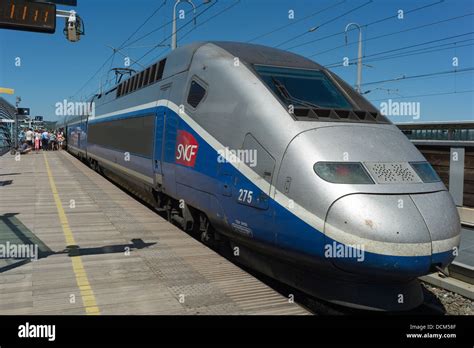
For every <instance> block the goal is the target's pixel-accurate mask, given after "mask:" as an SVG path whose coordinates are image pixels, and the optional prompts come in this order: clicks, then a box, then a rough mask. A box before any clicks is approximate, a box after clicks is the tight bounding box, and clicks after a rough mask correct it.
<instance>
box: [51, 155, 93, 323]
mask: <svg viewBox="0 0 474 348" xmlns="http://www.w3.org/2000/svg"><path fill="white" fill-rule="evenodd" d="M43 156H44V161H45V163H46V171H47V172H48V178H49V184H50V186H51V191H52V192H53V197H54V202H55V203H56V208H57V210H58V215H59V221H60V222H61V227H62V229H63V233H64V237H65V238H66V244H67V245H76V241H75V240H74V236H73V234H72V231H71V227H69V222H68V219H67V216H66V213H65V212H64V208H63V205H62V203H61V200H60V199H59V194H58V190H57V189H56V184H55V182H54V178H53V173H52V172H51V168H50V167H49V163H48V159H47V158H46V154H45V153H43ZM71 261H72V269H73V271H74V275H75V276H76V282H77V286H78V287H79V290H80V292H81V297H82V302H83V304H84V307H86V314H88V315H98V314H100V310H99V307H98V306H97V302H96V300H95V296H94V292H93V291H92V288H91V286H90V284H89V280H88V279H87V274H86V270H85V269H84V265H83V264H82V260H81V257H80V256H71Z"/></svg>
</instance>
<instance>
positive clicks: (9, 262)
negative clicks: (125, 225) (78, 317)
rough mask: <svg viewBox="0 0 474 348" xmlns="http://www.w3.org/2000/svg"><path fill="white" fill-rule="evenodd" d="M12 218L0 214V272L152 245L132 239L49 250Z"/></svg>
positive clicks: (18, 221)
mask: <svg viewBox="0 0 474 348" xmlns="http://www.w3.org/2000/svg"><path fill="white" fill-rule="evenodd" d="M15 215H18V214H17V213H8V214H3V215H0V273H3V272H6V271H8V270H10V269H12V268H16V267H20V266H22V265H24V264H26V263H28V262H30V261H33V260H39V259H42V258H45V257H48V256H50V255H57V254H68V256H70V257H74V256H82V255H97V254H111V253H125V252H131V251H133V250H137V249H143V248H148V247H150V246H152V245H154V244H156V243H145V242H144V241H143V240H141V239H132V240H131V243H129V244H117V245H105V246H101V247H92V248H81V247H80V246H78V245H69V246H67V247H66V249H64V250H61V251H53V250H51V249H50V248H49V247H48V246H47V245H46V244H45V243H43V241H41V240H40V239H39V238H38V237H37V236H36V235H35V234H34V233H33V232H31V231H30V230H29V229H28V227H26V226H25V225H24V224H23V223H22V222H21V221H20V220H19V219H18V218H17V217H16V216H15Z"/></svg>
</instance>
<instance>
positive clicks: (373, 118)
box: [293, 108, 390, 123]
mask: <svg viewBox="0 0 474 348" xmlns="http://www.w3.org/2000/svg"><path fill="white" fill-rule="evenodd" d="M293 114H294V116H295V117H296V119H297V120H298V121H313V120H320V121H325V122H328V121H341V122H372V123H390V122H389V121H388V120H387V118H386V117H385V116H383V115H382V114H380V113H379V112H369V111H363V110H344V109H326V108H319V109H310V108H295V109H294V111H293Z"/></svg>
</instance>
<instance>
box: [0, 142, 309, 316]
mask: <svg viewBox="0 0 474 348" xmlns="http://www.w3.org/2000/svg"><path fill="white" fill-rule="evenodd" d="M28 252H30V253H31V254H32V255H33V254H34V255H33V256H34V258H37V260H31V256H32V255H27V253H28ZM15 253H16V254H15ZM0 254H1V255H0V314H3V315H8V314H82V315H83V314H92V315H97V314H165V315H166V314H219V315H222V314H308V312H307V311H306V310H305V309H303V308H302V307H300V306H299V305H297V304H295V303H290V302H289V301H288V299H287V298H285V297H283V296H282V295H280V294H279V293H277V292H275V291H274V290H272V289H271V288H270V287H268V286H267V285H265V284H263V283H262V282H260V281H259V280H257V279H255V278H254V277H253V276H251V275H249V274H248V273H246V272H245V271H243V270H241V269H240V268H239V267H237V266H236V265H234V264H232V263H231V262H229V261H227V260H226V259H224V258H223V257H221V256H220V255H218V254H216V253H215V252H214V251H212V250H211V249H209V248H207V247H206V246H204V245H203V244H201V243H199V242H198V241H196V240H194V239H193V238H191V237H190V236H189V235H187V234H186V233H184V232H183V231H181V230H179V229H178V228H177V227H175V226H173V225H172V224H170V223H168V222H167V221H166V220H164V219H163V218H161V217H160V216H159V215H158V214H156V213H155V212H153V211H151V210H150V209H149V208H147V207H146V206H144V205H142V204H141V203H139V202H138V201H136V200H135V199H133V198H131V197H130V196H128V195H127V194H126V193H124V192H123V191H122V190H120V189H119V188H117V187H116V186H115V185H113V184H112V183H110V182H109V181H108V180H106V179H105V178H104V177H102V176H100V175H99V174H97V173H95V172H94V171H92V170H91V169H89V168H88V167H87V166H85V165H84V164H83V163H81V162H79V161H78V160H77V159H76V158H74V157H72V156H71V155H69V154H68V153H66V152H64V151H61V152H44V153H39V154H35V153H32V154H27V155H24V156H21V157H19V158H15V157H14V156H11V155H10V154H5V155H4V156H1V157H0ZM30 260H31V261H30Z"/></svg>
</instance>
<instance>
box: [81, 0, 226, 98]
mask: <svg viewBox="0 0 474 348" xmlns="http://www.w3.org/2000/svg"><path fill="white" fill-rule="evenodd" d="M216 3H217V1H215V2H213V3H212V4H211V5H210V6H207V8H206V9H205V10H203V11H202V12H200V13H199V14H197V15H196V16H195V17H194V18H198V17H199V16H201V15H202V14H204V13H205V12H207V11H208V10H209V9H210V8H212V7H213V6H214V5H215V4H216ZM201 5H202V4H201ZM201 5H199V6H197V7H196V8H199V7H200V6H201ZM193 21H194V19H191V20H190V21H188V22H186V23H185V24H184V25H183V26H182V27H181V28H178V29H177V30H176V32H179V31H181V30H182V29H183V28H184V27H186V26H187V25H188V24H190V23H192V22H193ZM169 23H171V21H170V22H169ZM169 23H167V24H169ZM154 31H156V30H154ZM154 31H153V32H154ZM150 33H151V32H150ZM150 33H149V34H150ZM143 38H144V36H143V37H140V38H139V39H136V40H134V41H132V42H131V43H129V44H128V45H132V44H134V43H136V42H137V41H139V40H141V39H143ZM170 38H171V35H169V36H167V37H166V38H164V39H163V40H162V41H160V42H159V43H158V44H156V45H153V46H152V48H151V49H150V50H148V51H147V52H146V53H145V54H144V55H142V56H141V57H140V58H138V59H135V60H133V62H132V64H131V65H130V67H132V66H134V65H135V64H138V63H139V62H140V61H141V60H142V59H143V58H145V57H146V56H147V55H148V54H150V53H151V52H153V51H154V50H155V49H156V48H158V47H160V46H162V44H163V43H164V42H166V41H167V40H168V39H170ZM128 45H126V46H124V47H123V48H126V47H127V46H128ZM113 56H114V54H112V55H111V56H110V57H109V58H108V59H107V61H106V62H104V64H103V65H102V66H101V68H99V69H98V71H97V72H96V74H95V75H94V76H92V77H91V78H90V79H89V80H88V82H87V84H88V83H89V82H90V81H91V80H92V79H93V78H94V77H95V76H96V75H97V74H98V73H99V72H100V71H101V70H102V68H103V67H104V66H105V64H107V62H108V61H109V60H110V59H111V58H112V57H113ZM97 90H98V89H96V90H95V91H94V92H93V93H91V94H90V95H89V97H88V98H90V97H91V96H93V95H95V94H96V93H97ZM88 98H86V99H88Z"/></svg>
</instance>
